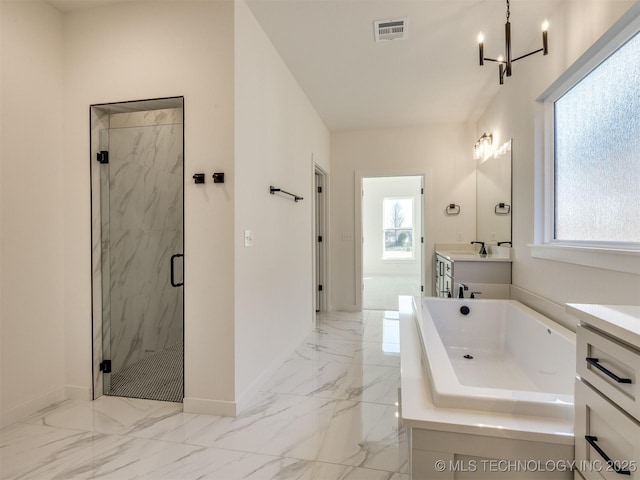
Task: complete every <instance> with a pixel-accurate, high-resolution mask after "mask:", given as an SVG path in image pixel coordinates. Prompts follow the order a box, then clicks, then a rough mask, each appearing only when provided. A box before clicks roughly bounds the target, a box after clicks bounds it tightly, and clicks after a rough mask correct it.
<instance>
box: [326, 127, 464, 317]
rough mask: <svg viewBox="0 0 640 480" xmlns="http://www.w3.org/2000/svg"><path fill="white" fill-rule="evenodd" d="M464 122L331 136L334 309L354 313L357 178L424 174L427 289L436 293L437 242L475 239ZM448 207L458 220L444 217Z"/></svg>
mask: <svg viewBox="0 0 640 480" xmlns="http://www.w3.org/2000/svg"><path fill="white" fill-rule="evenodd" d="M470 130H472V129H470V128H468V127H467V126H466V125H464V124H451V125H447V124H438V125H425V126H418V127H412V128H399V129H385V130H357V131H342V132H333V133H332V134H331V178H332V180H331V232H332V233H331V237H330V239H331V284H330V292H331V302H332V305H331V307H332V308H333V309H337V310H342V309H344V310H354V309H358V308H359V307H360V305H357V303H356V296H357V295H356V288H357V287H356V286H355V283H356V281H355V279H356V268H359V261H357V259H356V248H355V243H354V235H355V232H356V224H355V222H356V221H359V219H357V218H356V212H355V188H354V185H355V178H356V173H357V172H358V174H361V175H362V176H376V175H388V176H391V175H407V174H408V175H420V174H424V176H425V184H424V193H425V194H424V203H425V205H424V208H425V210H424V212H425V226H424V231H425V258H424V259H423V261H424V262H425V264H426V267H427V268H426V272H427V275H426V278H425V285H424V287H425V291H426V292H430V291H431V290H432V288H431V283H432V278H431V277H432V275H431V272H432V268H431V262H432V260H433V252H434V244H435V243H446V242H457V241H458V234H460V239H461V240H460V242H461V243H468V242H471V241H472V240H474V237H475V232H476V223H475V211H476V207H475V202H476V194H475V185H476V183H475V182H476V176H475V161H474V160H473V158H472V152H471V147H472V146H473V142H474V141H475V138H474V134H475V131H470ZM450 203H456V204H458V205H460V207H461V213H460V215H458V216H450V217H448V216H445V214H444V209H445V207H446V206H447V205H448V204H450Z"/></svg>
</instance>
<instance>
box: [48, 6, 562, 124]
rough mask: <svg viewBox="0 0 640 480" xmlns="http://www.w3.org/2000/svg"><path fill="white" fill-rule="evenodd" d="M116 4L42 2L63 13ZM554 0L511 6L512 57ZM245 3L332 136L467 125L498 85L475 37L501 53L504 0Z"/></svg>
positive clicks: (533, 44)
mask: <svg viewBox="0 0 640 480" xmlns="http://www.w3.org/2000/svg"><path fill="white" fill-rule="evenodd" d="M119 1H123V0H50V3H52V4H53V5H55V6H56V7H57V8H58V9H60V10H62V11H70V10H75V9H78V8H86V7H94V6H101V5H104V4H110V3H117V2H119ZM148 1H151V0H148ZM174 1H176V0H174ZM209 1H217V0H209ZM218 1H219V0H218ZM560 1H561V0H511V23H512V39H513V55H514V56H519V55H521V54H523V53H526V52H528V51H530V50H532V49H537V48H540V47H541V43H542V41H541V34H540V25H541V23H542V22H543V20H544V19H545V18H549V17H552V13H553V11H554V10H555V9H556V8H557V6H558V4H559V3H560ZM247 3H248V5H249V7H250V9H251V11H252V12H253V14H254V15H255V16H256V18H257V19H258V22H259V23H260V24H261V25H262V27H263V29H264V30H265V32H266V33H267V35H268V36H269V38H270V39H271V41H272V42H273V44H274V45H275V47H276V49H277V50H278V52H279V53H280V55H281V56H282V58H283V59H284V61H285V63H286V64H287V65H288V67H289V69H290V70H291V72H292V73H293V75H294V76H295V78H296V79H297V81H298V83H299V84H300V86H301V87H302V89H303V90H304V91H305V93H306V94H307V96H308V98H309V100H310V101H311V103H312V104H313V105H314V107H315V108H316V110H317V111H318V113H319V114H320V116H321V117H322V119H323V120H324V122H325V124H326V125H327V127H328V128H329V129H331V130H346V129H362V128H393V127H405V126H413V125H422V124H428V123H449V122H467V121H474V120H476V119H477V118H478V117H479V115H480V114H481V113H482V112H483V111H484V109H485V108H486V106H487V105H488V104H489V102H490V101H491V99H492V98H493V97H494V96H495V94H496V93H497V92H498V89H499V88H501V87H500V86H499V85H498V67H497V66H496V65H495V64H487V65H485V67H482V68H481V67H479V66H478V48H477V43H476V42H477V41H476V37H477V35H478V33H479V32H480V31H482V32H483V33H484V35H485V55H486V56H490V57H494V58H495V57H497V56H498V55H500V54H501V53H502V50H503V47H504V22H505V13H506V2H505V1H503V0H411V1H406V0H247ZM405 17H406V18H407V19H408V38H407V39H406V40H393V41H387V42H380V43H376V42H375V41H374V28H373V22H374V21H375V20H386V19H395V18H405ZM553 28H554V27H553V24H552V25H551V26H550V29H549V43H550V54H553V38H554V35H555V34H556V33H555V32H554V29H553ZM514 75H517V64H516V66H514ZM508 81H509V79H507V80H506V82H508ZM503 88H504V87H503Z"/></svg>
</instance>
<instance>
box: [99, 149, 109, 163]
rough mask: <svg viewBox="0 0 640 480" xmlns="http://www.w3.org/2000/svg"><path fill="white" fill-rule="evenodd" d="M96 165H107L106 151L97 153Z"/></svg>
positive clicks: (107, 153)
mask: <svg viewBox="0 0 640 480" xmlns="http://www.w3.org/2000/svg"><path fill="white" fill-rule="evenodd" d="M98 163H109V152H108V151H107V150H102V151H100V152H98Z"/></svg>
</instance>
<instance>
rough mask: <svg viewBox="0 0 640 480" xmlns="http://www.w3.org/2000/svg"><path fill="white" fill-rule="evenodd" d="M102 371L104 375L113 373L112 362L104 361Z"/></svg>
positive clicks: (101, 363) (101, 364)
mask: <svg viewBox="0 0 640 480" xmlns="http://www.w3.org/2000/svg"><path fill="white" fill-rule="evenodd" d="M100 371H101V372H102V373H111V360H103V361H101V362H100Z"/></svg>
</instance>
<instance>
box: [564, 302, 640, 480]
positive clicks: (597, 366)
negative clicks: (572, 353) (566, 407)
mask: <svg viewBox="0 0 640 480" xmlns="http://www.w3.org/2000/svg"><path fill="white" fill-rule="evenodd" d="M567 310H568V311H569V313H572V314H573V315H575V316H577V317H578V318H580V325H578V327H577V329H576V369H577V374H578V377H577V378H576V387H575V459H576V467H577V470H578V471H579V472H580V473H576V476H575V478H576V479H582V478H584V479H586V480H592V479H597V480H601V479H610V478H616V479H622V478H627V479H630V480H640V471H639V470H640V387H639V386H638V381H639V380H640V307H619V306H604V305H568V307H567ZM580 474H581V476H580Z"/></svg>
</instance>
